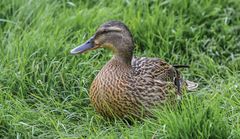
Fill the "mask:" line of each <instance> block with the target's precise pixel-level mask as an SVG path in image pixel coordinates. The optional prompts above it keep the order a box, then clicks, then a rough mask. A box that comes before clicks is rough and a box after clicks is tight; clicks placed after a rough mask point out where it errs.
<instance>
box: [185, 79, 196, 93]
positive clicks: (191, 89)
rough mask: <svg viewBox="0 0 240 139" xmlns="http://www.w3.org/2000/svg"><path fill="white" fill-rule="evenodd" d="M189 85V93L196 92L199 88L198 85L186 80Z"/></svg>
mask: <svg viewBox="0 0 240 139" xmlns="http://www.w3.org/2000/svg"><path fill="white" fill-rule="evenodd" d="M186 83H187V90H188V91H194V90H196V89H197V88H198V83H195V82H192V81H189V80H186Z"/></svg>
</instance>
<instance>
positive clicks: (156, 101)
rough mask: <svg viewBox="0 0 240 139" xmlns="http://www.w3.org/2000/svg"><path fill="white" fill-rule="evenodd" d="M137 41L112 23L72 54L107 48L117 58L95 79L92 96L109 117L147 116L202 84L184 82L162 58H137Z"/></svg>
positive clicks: (103, 25) (91, 89)
mask: <svg viewBox="0 0 240 139" xmlns="http://www.w3.org/2000/svg"><path fill="white" fill-rule="evenodd" d="M134 47H135V44H134V40H133V36H132V34H131V32H130V30H129V28H128V27H127V26H126V25H125V24H124V23H123V22H121V21H108V22H106V23H104V24H102V25H100V27H99V28H98V29H97V31H96V33H95V34H94V35H93V36H92V37H90V39H88V40H87V41H86V42H85V43H83V44H82V45H79V46H77V47H75V48H74V49H72V50H71V51H70V53H71V54H73V55H76V54H83V53H86V52H87V51H90V50H94V49H99V48H106V49H110V51H111V52H112V54H113V56H112V58H111V59H110V60H109V61H108V62H107V63H106V64H105V65H104V66H103V68H102V69H101V70H100V71H99V73H98V74H97V75H96V77H95V79H94V80H93V82H92V84H91V87H90V91H89V97H90V102H91V104H92V105H93V107H94V108H95V110H96V112H97V113H99V114H100V115H102V116H103V117H107V118H115V117H118V118H126V117H133V118H139V117H145V116H150V115H152V112H151V109H153V108H155V107H157V106H159V105H160V106H161V105H164V104H168V103H175V102H176V100H178V98H181V96H182V93H183V92H185V91H186V90H190V91H191V90H194V89H196V88H197V86H198V84H197V83H195V82H192V81H188V80H184V79H183V77H182V75H181V73H180V71H179V70H178V68H181V67H188V66H187V65H171V64H168V63H167V62H165V61H164V60H161V59H159V58H149V57H135V56H133V51H134Z"/></svg>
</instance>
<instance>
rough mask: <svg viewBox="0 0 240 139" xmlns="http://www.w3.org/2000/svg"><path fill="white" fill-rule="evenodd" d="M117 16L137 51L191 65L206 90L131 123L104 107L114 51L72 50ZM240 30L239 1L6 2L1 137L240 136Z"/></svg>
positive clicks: (1, 33) (0, 20)
mask: <svg viewBox="0 0 240 139" xmlns="http://www.w3.org/2000/svg"><path fill="white" fill-rule="evenodd" d="M109 20H121V21H123V22H124V23H126V24H127V25H128V26H129V28H130V29H131V31H132V33H133V36H134V39H135V42H136V49H135V55H137V56H148V57H159V58H162V59H165V60H166V61H167V62H169V63H171V64H189V65H191V68H190V69H187V70H183V71H182V72H183V74H184V76H185V78H188V79H191V80H194V81H196V82H199V84H200V86H199V89H198V90H197V91H196V92H192V93H189V94H187V95H185V96H184V100H183V102H182V104H181V107H179V108H171V107H164V108H163V109H159V110H156V116H157V119H147V118H146V119H145V120H144V121H134V123H133V125H132V126H131V127H129V126H128V125H126V124H125V123H124V122H123V121H121V120H114V121H107V120H105V119H104V118H102V117H101V116H100V115H98V114H97V113H95V111H94V109H93V107H92V106H91V105H90V102H89V97H88V89H89V87H90V83H91V82H92V80H93V78H94V76H95V75H96V74H97V73H98V71H99V70H100V69H101V67H102V66H103V65H104V63H106V61H108V60H109V58H110V57H111V53H110V52H109V51H104V50H96V51H93V52H89V53H86V54H84V55H79V56H72V55H70V54H69V51H70V50H71V49H72V48H73V47H74V46H76V45H78V44H80V43H82V42H84V41H85V40H86V39H87V38H88V37H90V36H91V35H92V34H93V33H94V32H95V30H96V28H97V27H98V26H99V25H101V24H102V23H104V22H106V21H109ZM239 36H240V2H239V1H238V0H235V1H234V0H165V1H164V0H160V1H157V0H150V1H144V0H131V1H130V0H116V1H114V2H113V1H112V0H103V1H101V2H99V1H97V0H93V1H88V0H82V1H78V0H73V1H68V0H55V1H53V0H41V1H40V0H38V1H37V0H35V1H34V0H32V1H31V0H30V1H29V0H2V1H1V2H0V138H4V137H5V138H173V139H175V138H184V139H185V138H203V139H205V138H240V85H239V83H240V71H239V70H240V37H239Z"/></svg>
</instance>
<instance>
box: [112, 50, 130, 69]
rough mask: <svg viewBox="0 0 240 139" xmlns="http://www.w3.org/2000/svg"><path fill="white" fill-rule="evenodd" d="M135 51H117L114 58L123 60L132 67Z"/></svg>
mask: <svg viewBox="0 0 240 139" xmlns="http://www.w3.org/2000/svg"><path fill="white" fill-rule="evenodd" d="M132 56H133V52H132V51H131V52H117V53H115V54H114V56H113V58H112V60H114V61H118V62H121V63H123V64H126V65H127V66H130V67H131V62H132Z"/></svg>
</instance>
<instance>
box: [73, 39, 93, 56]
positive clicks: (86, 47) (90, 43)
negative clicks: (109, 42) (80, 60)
mask: <svg viewBox="0 0 240 139" xmlns="http://www.w3.org/2000/svg"><path fill="white" fill-rule="evenodd" d="M93 48H94V45H93V37H91V38H90V39H89V40H87V41H86V42H85V43H84V44H82V45H80V46H77V47H76V48H74V49H72V50H71V51H70V53H71V54H73V55H74V54H81V53H84V52H86V51H87V50H91V49H93Z"/></svg>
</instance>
